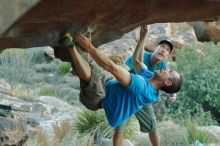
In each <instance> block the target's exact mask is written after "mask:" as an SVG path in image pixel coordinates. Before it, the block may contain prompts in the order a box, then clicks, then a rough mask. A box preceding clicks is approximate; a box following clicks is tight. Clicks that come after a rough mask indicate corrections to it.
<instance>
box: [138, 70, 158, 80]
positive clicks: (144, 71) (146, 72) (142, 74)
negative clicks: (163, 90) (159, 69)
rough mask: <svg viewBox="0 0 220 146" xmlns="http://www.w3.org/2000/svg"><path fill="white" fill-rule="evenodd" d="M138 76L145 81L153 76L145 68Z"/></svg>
mask: <svg viewBox="0 0 220 146" xmlns="http://www.w3.org/2000/svg"><path fill="white" fill-rule="evenodd" d="M138 74H139V75H140V76H142V77H144V78H147V79H149V78H152V77H153V75H154V73H153V72H151V71H149V70H148V69H147V68H143V69H142V70H141V71H140V72H139V73H138Z"/></svg>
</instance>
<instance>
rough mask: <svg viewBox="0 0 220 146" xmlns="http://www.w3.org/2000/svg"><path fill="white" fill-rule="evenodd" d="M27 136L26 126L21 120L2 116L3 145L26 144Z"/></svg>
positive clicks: (0, 126) (0, 140)
mask: <svg viewBox="0 0 220 146" xmlns="http://www.w3.org/2000/svg"><path fill="white" fill-rule="evenodd" d="M27 138H28V136H27V133H26V127H25V125H23V124H22V123H21V122H20V121H19V120H12V119H7V118H3V117H0V145H1V146H24V145H25V142H26V140H27Z"/></svg>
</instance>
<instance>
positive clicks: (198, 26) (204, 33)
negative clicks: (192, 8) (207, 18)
mask: <svg viewBox="0 0 220 146" xmlns="http://www.w3.org/2000/svg"><path fill="white" fill-rule="evenodd" d="M190 25H192V26H193V28H194V29H195V33H196V36H197V38H198V40H200V41H213V42H219V41H220V21H214V22H202V21H199V22H191V23H190Z"/></svg>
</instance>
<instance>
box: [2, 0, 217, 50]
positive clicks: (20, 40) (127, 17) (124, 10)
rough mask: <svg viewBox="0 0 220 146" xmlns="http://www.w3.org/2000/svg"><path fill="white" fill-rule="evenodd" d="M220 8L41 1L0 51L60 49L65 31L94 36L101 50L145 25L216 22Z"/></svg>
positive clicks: (174, 1) (175, 0)
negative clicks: (59, 43)
mask: <svg viewBox="0 0 220 146" xmlns="http://www.w3.org/2000/svg"><path fill="white" fill-rule="evenodd" d="M219 7H220V2H219V1H210V0H203V1H201V0H194V1H192V0H184V1H181V0H170V1H163V0H154V1H152V0H145V1H136V0H120V1H116V0H112V1H103V0H96V1H91V0H74V1H71V0H67V1H60V0H41V1H40V2H39V3H37V4H36V5H35V6H34V7H32V8H31V9H30V10H29V11H28V12H27V13H25V14H24V15H23V16H22V17H20V18H19V19H18V20H17V21H16V22H15V23H14V24H13V25H11V26H10V27H9V29H8V30H7V31H5V32H4V33H3V35H2V37H1V39H0V48H1V49H5V48H11V47H19V48H24V47H33V46H35V47H37V46H48V45H49V46H56V45H57V42H58V40H60V38H61V36H62V34H63V32H64V31H71V32H72V33H76V32H82V33H84V34H86V33H87V32H92V36H93V43H94V44H95V46H99V45H101V44H104V43H107V42H110V41H113V40H116V39H118V38H120V37H121V36H122V35H123V34H124V33H126V32H129V31H131V30H133V29H135V28H136V27H138V26H140V25H142V24H153V23H163V22H183V21H196V20H210V19H211V20H213V19H214V20H215V19H218V18H219V16H220V11H219ZM177 9H178V11H177ZM186 10H187V11H186ZM204 10H205V11H204ZM56 49H59V47H58V48H56ZM62 52H65V50H62V51H61V53H62Z"/></svg>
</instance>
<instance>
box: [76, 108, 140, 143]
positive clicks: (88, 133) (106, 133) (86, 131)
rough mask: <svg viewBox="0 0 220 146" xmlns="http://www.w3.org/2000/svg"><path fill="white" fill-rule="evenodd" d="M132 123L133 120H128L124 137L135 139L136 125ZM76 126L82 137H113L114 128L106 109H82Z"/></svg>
mask: <svg viewBox="0 0 220 146" xmlns="http://www.w3.org/2000/svg"><path fill="white" fill-rule="evenodd" d="M132 124H133V122H132V120H129V121H128V122H127V125H126V130H125V131H124V137H125V138H127V139H134V138H135V136H136V131H135V130H136V129H135V126H134V125H132ZM74 127H75V128H74V129H75V130H76V131H77V132H78V133H79V136H80V137H81V138H84V137H90V138H94V139H98V140H99V139H100V138H111V136H112V134H113V128H111V127H110V125H109V123H108V121H107V119H106V116H105V113H104V110H98V111H95V112H94V111H88V110H83V111H81V112H80V113H79V114H78V116H77V117H76V121H75V124H74Z"/></svg>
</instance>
